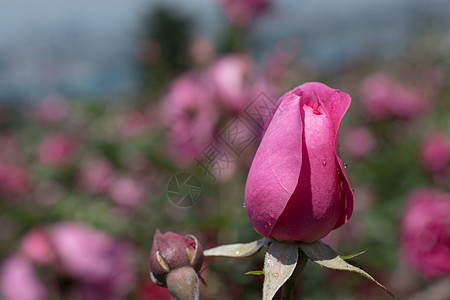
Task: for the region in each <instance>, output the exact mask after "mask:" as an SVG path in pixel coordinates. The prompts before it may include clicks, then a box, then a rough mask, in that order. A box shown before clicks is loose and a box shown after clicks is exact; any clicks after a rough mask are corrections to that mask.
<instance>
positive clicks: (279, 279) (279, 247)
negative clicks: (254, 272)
mask: <svg viewBox="0 0 450 300" xmlns="http://www.w3.org/2000/svg"><path fill="white" fill-rule="evenodd" d="M297 261H298V244H296V243H292V242H278V241H272V243H270V245H269V247H268V248H267V252H266V256H265V259H264V284H263V300H271V299H272V298H273V297H274V296H275V294H276V293H277V291H278V290H279V289H280V288H281V287H282V286H283V284H284V283H285V282H286V281H287V280H288V279H289V277H291V275H292V273H293V272H294V269H295V267H296V266H297Z"/></svg>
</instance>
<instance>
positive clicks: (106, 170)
mask: <svg viewBox="0 0 450 300" xmlns="http://www.w3.org/2000/svg"><path fill="white" fill-rule="evenodd" d="M113 177H114V170H113V168H112V166H111V164H110V163H109V162H108V161H107V160H106V159H103V158H95V159H88V160H86V161H85V162H84V163H83V164H82V166H81V170H80V174H79V180H80V185H81V187H82V188H84V189H86V190H87V191H89V192H91V193H101V192H103V191H105V190H106V188H107V187H108V185H109V183H110V182H111V180H112V179H113Z"/></svg>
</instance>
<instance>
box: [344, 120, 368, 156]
mask: <svg viewBox="0 0 450 300" xmlns="http://www.w3.org/2000/svg"><path fill="white" fill-rule="evenodd" d="M344 145H345V147H346V149H347V151H348V152H349V153H350V154H352V155H354V156H356V157H367V156H369V155H370V154H372V153H373V151H374V150H375V147H376V140H375V137H374V136H373V134H372V132H370V130H369V129H367V128H365V127H355V128H352V129H350V130H348V131H347V132H346V133H345V135H344Z"/></svg>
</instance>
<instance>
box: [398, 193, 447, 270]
mask: <svg viewBox="0 0 450 300" xmlns="http://www.w3.org/2000/svg"><path fill="white" fill-rule="evenodd" d="M449 216H450V194H449V193H444V192H441V191H438V190H415V191H413V192H412V193H411V194H410V196H409V199H408V205H407V207H406V210H405V213H404V217H403V221H402V226H401V232H400V238H401V249H402V253H403V256H404V257H405V258H406V260H407V261H408V262H409V263H410V264H411V265H412V267H413V268H414V269H415V270H417V271H418V272H419V273H420V274H423V275H425V276H427V277H442V276H446V275H450V218H449Z"/></svg>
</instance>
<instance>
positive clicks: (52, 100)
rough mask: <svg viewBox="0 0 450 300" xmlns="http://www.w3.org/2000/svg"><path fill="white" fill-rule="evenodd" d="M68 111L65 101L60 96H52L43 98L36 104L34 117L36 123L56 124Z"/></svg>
mask: <svg viewBox="0 0 450 300" xmlns="http://www.w3.org/2000/svg"><path fill="white" fill-rule="evenodd" d="M68 111H69V105H68V103H67V100H66V99H64V98H63V97H61V96H60V95H57V94H53V95H49V96H47V97H45V98H43V99H42V100H41V101H40V102H39V103H38V105H37V107H36V111H35V116H36V119H37V120H38V121H42V122H45V123H57V122H59V121H61V120H62V119H63V118H64V117H65V116H66V115H67V112H68Z"/></svg>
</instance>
